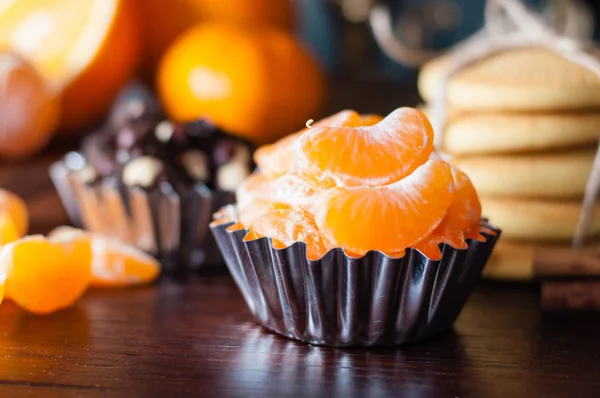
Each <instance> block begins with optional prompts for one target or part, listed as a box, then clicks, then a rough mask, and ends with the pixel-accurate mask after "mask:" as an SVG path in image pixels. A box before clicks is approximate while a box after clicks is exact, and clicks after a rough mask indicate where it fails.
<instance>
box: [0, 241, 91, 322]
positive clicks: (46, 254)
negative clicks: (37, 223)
mask: <svg viewBox="0 0 600 398" xmlns="http://www.w3.org/2000/svg"><path fill="white" fill-rule="evenodd" d="M90 264H91V251H90V245H89V243H88V242H86V241H85V240H83V239H74V240H72V241H69V242H52V241H50V240H47V239H46V238H44V237H43V236H40V235H37V236H28V237H26V238H22V239H20V240H17V241H15V242H12V243H9V244H7V245H5V246H4V247H3V248H2V250H1V251H0V279H2V276H3V275H5V276H6V283H5V288H6V291H5V293H6V295H7V296H8V297H10V299H11V300H13V301H14V302H15V303H16V304H18V305H19V306H20V307H21V308H23V309H25V310H27V311H29V312H33V313H36V314H47V313H51V312H54V311H58V310H61V309H64V308H67V307H70V306H71V305H73V303H75V301H77V299H78V298H79V297H80V296H81V295H82V294H83V292H85V290H86V289H87V287H88V286H89V283H90V278H91V273H90Z"/></svg>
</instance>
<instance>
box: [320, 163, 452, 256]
mask: <svg viewBox="0 0 600 398" xmlns="http://www.w3.org/2000/svg"><path fill="white" fill-rule="evenodd" d="M452 190H453V180H452V172H451V171H450V165H448V164H447V163H446V162H444V161H441V160H429V161H427V163H425V164H424V165H422V166H421V167H419V168H417V169H416V170H415V171H414V172H413V173H412V174H411V175H409V176H408V177H407V178H405V179H403V180H401V181H399V182H397V183H395V184H393V185H389V186H386V187H351V188H334V189H331V190H329V191H326V192H325V193H323V194H322V195H321V196H320V197H319V199H318V200H317V203H316V204H315V219H316V222H317V225H318V226H319V229H320V230H321V232H322V233H323V235H324V236H325V237H326V238H327V239H328V240H329V241H331V242H332V243H334V244H336V245H337V246H340V247H342V248H343V249H345V250H346V251H347V252H350V253H356V254H364V253H366V252H368V251H370V250H380V251H382V252H385V253H395V252H400V251H402V250H403V249H405V248H407V247H411V246H413V245H414V244H415V243H417V242H419V241H421V240H422V239H423V238H424V237H426V236H427V235H429V234H430V233H431V232H432V231H433V230H434V229H435V228H436V227H437V226H438V225H439V224H440V223H441V222H442V220H443V219H444V216H445V214H446V211H447V210H448V207H449V206H450V203H451V202H452V198H453V193H452Z"/></svg>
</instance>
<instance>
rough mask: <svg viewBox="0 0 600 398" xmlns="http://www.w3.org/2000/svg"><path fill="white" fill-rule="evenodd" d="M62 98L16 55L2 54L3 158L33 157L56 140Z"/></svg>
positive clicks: (0, 154)
mask: <svg viewBox="0 0 600 398" xmlns="http://www.w3.org/2000/svg"><path fill="white" fill-rule="evenodd" d="M59 117H60V97H59V96H58V95H57V93H56V92H55V90H53V89H52V88H50V87H49V85H48V84H47V82H46V81H45V80H44V79H43V77H42V76H41V75H40V74H39V73H38V71H37V70H36V69H35V68H34V67H32V66H31V65H29V63H27V62H26V61H25V60H24V59H22V58H21V57H19V56H17V55H16V54H14V53H10V52H5V53H0V157H1V158H3V159H20V158H25V157H27V156H30V155H33V154H34V153H36V152H38V151H39V150H40V149H42V148H43V147H44V146H45V145H46V144H47V143H48V141H49V140H50V139H51V138H52V135H53V134H54V132H55V130H56V128H57V127H58V123H59Z"/></svg>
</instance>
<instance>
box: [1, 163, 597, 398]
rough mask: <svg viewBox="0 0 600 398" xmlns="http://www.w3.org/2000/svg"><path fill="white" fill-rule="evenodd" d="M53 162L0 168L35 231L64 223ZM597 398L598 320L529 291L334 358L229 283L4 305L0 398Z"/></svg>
mask: <svg viewBox="0 0 600 398" xmlns="http://www.w3.org/2000/svg"><path fill="white" fill-rule="evenodd" d="M55 158H56V155H46V156H44V157H41V158H39V159H37V160H35V161H30V162H27V163H24V164H20V165H2V166H0V186H3V187H7V188H9V189H12V190H14V191H15V192H17V193H19V194H20V195H22V196H23V197H25V198H26V200H27V201H28V203H29V206H30V210H31V215H32V219H33V225H32V230H33V232H41V233H44V232H47V231H48V230H49V229H51V228H53V227H54V226H56V225H59V224H62V223H65V222H67V218H66V215H65V213H64V211H63V209H62V207H61V205H60V202H59V201H58V198H57V196H56V194H55V193H54V191H53V189H52V187H51V184H50V181H49V180H48V177H47V168H48V165H49V164H50V162H51V161H52V160H53V159H55ZM19 396H42V397H55V396H56V397H63V396H65V397H79V396H82V397H88V396H90V397H95V396H127V397H138V396H139V397H169V396H174V397H181V396H215V397H226V396H240V397H255V396H256V397H269V396H277V397H296V396H298V397H337V396H340V397H368V396H369V397H370V396H373V397H388V396H406V397H413V398H414V397H419V398H420V397H537V396H548V397H554V396H556V397H561V396H568V397H588V396H589V397H597V396H600V314H598V313H596V314H594V313H544V312H542V311H541V310H540V308H539V292H538V290H537V288H536V287H535V286H511V285H502V284H491V283H484V284H482V285H481V286H480V287H479V288H478V290H476V291H475V293H474V294H473V295H472V297H471V299H470V300H469V302H468V303H467V305H466V307H465V309H464V310H463V312H462V314H461V316H460V317H459V319H458V321H457V322H456V324H455V326H454V328H453V330H451V331H449V332H447V333H445V334H443V335H441V336H439V337H438V338H436V339H433V340H431V341H429V342H425V343H422V344H419V345H413V346H406V347H400V348H397V349H331V348H323V347H313V346H308V345H305V344H301V343H296V342H293V341H289V340H286V339H284V338H281V337H278V336H275V335H273V334H270V333H268V332H266V331H265V330H264V329H262V328H261V327H259V326H257V325H256V324H255V323H254V322H253V319H252V317H251V316H250V313H249V312H248V311H247V309H246V307H245V304H244V302H243V300H242V297H241V295H240V294H239V293H238V291H237V289H236V287H235V285H234V283H233V282H232V280H231V279H230V277H229V276H228V275H226V274H224V275H210V276H203V277H198V276H197V277H194V278H191V279H190V280H188V281H187V282H177V281H172V280H168V279H163V280H161V281H160V282H159V283H158V284H156V285H154V286H149V287H144V288H136V289H129V290H115V291H110V290H109V291H103V290H93V291H89V292H88V293H86V294H85V296H84V297H83V299H81V300H80V301H79V302H78V304H77V305H76V306H75V307H73V308H70V309H68V310H65V311H63V312H59V313H56V314H53V315H49V316H34V315H30V314H27V313H25V312H23V311H21V310H20V309H18V308H16V307H15V306H14V305H12V303H4V304H2V305H1V306H0V397H19Z"/></svg>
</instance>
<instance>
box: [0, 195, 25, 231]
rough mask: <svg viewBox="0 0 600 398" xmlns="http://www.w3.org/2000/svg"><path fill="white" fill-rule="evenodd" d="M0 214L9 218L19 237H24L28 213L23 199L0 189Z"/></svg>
mask: <svg viewBox="0 0 600 398" xmlns="http://www.w3.org/2000/svg"><path fill="white" fill-rule="evenodd" d="M0 214H2V215H7V216H8V217H10V219H11V220H12V222H13V223H14V225H15V228H16V230H17V234H18V235H19V237H21V236H25V234H26V233H27V230H28V229H29V212H28V211H27V205H26V204H25V201H24V200H23V199H21V198H20V197H19V196H17V195H15V194H14V193H12V192H10V191H7V190H6V189H2V188H0Z"/></svg>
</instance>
